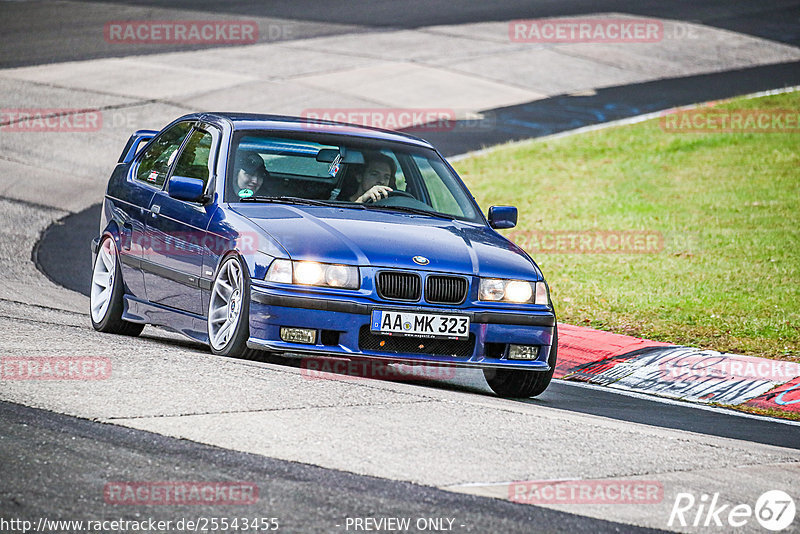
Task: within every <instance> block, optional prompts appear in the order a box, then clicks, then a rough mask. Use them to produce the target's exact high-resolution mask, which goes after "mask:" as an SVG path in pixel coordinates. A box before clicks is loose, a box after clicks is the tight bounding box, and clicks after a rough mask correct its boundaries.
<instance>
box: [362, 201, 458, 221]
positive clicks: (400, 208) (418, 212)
mask: <svg viewBox="0 0 800 534" xmlns="http://www.w3.org/2000/svg"><path fill="white" fill-rule="evenodd" d="M363 206H364V207H365V208H369V209H381V210H397V211H404V212H407V213H413V214H415V215H425V216H427V217H439V218H440V219H452V218H453V217H452V216H451V215H446V214H444V213H439V212H438V211H428V210H423V209H419V208H410V207H408V206H384V205H381V204H366V203H365V204H363Z"/></svg>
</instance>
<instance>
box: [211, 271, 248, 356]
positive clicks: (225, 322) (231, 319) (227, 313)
mask: <svg viewBox="0 0 800 534" xmlns="http://www.w3.org/2000/svg"><path fill="white" fill-rule="evenodd" d="M243 287H244V280H243V279H242V268H241V266H240V265H239V262H238V261H236V259H230V260H228V261H226V262H225V264H224V265H223V266H222V268H221V269H220V271H219V273H217V278H216V280H214V287H213V289H212V290H211V302H210V303H209V306H208V337H209V340H210V341H211V346H212V347H213V348H214V350H222V349H223V348H225V345H226V344H227V343H228V341H229V340H230V339H231V337H232V336H233V335H234V333H235V332H236V327H237V326H239V317H240V316H241V313H242V298H243V295H242V288H243Z"/></svg>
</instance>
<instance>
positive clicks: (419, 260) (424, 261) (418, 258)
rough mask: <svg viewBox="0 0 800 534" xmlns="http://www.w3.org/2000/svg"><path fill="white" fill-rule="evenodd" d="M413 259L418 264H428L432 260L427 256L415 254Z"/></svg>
mask: <svg viewBox="0 0 800 534" xmlns="http://www.w3.org/2000/svg"><path fill="white" fill-rule="evenodd" d="M411 259H412V260H414V263H416V264H418V265H428V264H429V263H430V262H431V260H429V259H428V258H426V257H425V256H414V257H413V258H411Z"/></svg>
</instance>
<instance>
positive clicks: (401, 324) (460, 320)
mask: <svg viewBox="0 0 800 534" xmlns="http://www.w3.org/2000/svg"><path fill="white" fill-rule="evenodd" d="M370 329H371V330H372V331H373V332H378V333H381V334H390V335H393V336H413V337H427V338H445V339H466V338H467V337H469V317H465V316H463V315H439V314H430V313H409V312H397V311H382V310H373V311H372V324H371V327H370Z"/></svg>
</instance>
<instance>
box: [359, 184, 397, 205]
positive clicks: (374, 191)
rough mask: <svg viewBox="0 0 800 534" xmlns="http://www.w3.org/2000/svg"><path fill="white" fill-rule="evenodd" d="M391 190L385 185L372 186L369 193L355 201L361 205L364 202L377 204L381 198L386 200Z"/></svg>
mask: <svg viewBox="0 0 800 534" xmlns="http://www.w3.org/2000/svg"><path fill="white" fill-rule="evenodd" d="M391 192H392V188H391V187H389V186H386V185H373V186H372V187H370V189H369V191H367V192H366V193H364V194H363V195H361V196H360V197H358V198H357V199H356V202H358V203H359V204H363V203H364V202H377V201H379V200H380V199H382V198H388V197H389V193H391Z"/></svg>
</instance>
